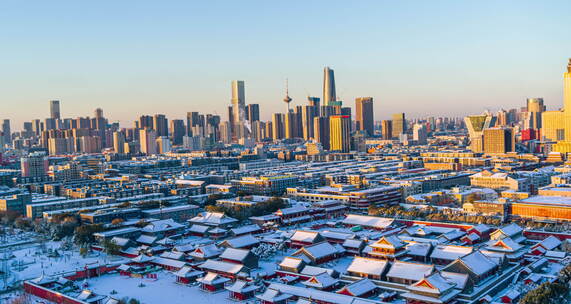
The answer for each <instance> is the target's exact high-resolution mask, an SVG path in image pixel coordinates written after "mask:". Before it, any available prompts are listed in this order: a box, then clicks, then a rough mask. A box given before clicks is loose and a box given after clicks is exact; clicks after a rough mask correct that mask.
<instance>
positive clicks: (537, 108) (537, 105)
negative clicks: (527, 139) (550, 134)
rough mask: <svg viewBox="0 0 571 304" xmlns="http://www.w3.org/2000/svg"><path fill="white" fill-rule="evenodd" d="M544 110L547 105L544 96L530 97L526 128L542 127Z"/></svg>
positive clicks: (537, 128)
mask: <svg viewBox="0 0 571 304" xmlns="http://www.w3.org/2000/svg"><path fill="white" fill-rule="evenodd" d="M544 111H545V105H544V104H543V98H528V99H527V112H526V113H527V114H526V116H525V119H524V129H525V130H527V129H533V130H539V129H541V113H543V112H544Z"/></svg>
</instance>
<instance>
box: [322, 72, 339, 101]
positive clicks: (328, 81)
mask: <svg viewBox="0 0 571 304" xmlns="http://www.w3.org/2000/svg"><path fill="white" fill-rule="evenodd" d="M335 101H337V96H336V94H335V75H334V72H333V70H332V69H330V68H329V67H325V68H324V69H323V105H326V106H328V105H333V104H334V103H335Z"/></svg>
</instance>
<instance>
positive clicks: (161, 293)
mask: <svg viewBox="0 0 571 304" xmlns="http://www.w3.org/2000/svg"><path fill="white" fill-rule="evenodd" d="M141 283H143V285H145V286H144V287H139V284H141ZM88 284H89V287H88V289H90V290H92V291H93V292H95V293H96V294H100V295H109V296H111V297H113V298H116V299H121V298H123V297H129V298H136V299H138V300H140V301H141V303H142V304H155V303H156V304H162V303H167V302H168V303H169V304H188V303H201V304H210V303H211V304H217V303H235V302H234V301H232V300H230V299H229V298H228V291H226V290H224V291H221V292H217V293H208V292H204V291H202V290H200V288H199V287H198V286H185V285H181V284H177V283H176V278H175V276H174V275H173V274H171V273H170V272H167V271H161V272H159V273H158V279H157V280H156V281H155V280H149V279H138V278H130V277H125V276H120V275H118V274H111V275H105V276H102V277H98V278H92V279H89V280H88ZM113 290H115V291H116V292H117V293H116V294H114V295H113V294H111V292H112V291H113Z"/></svg>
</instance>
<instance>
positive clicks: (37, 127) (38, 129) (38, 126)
mask: <svg viewBox="0 0 571 304" xmlns="http://www.w3.org/2000/svg"><path fill="white" fill-rule="evenodd" d="M32 130H33V131H34V134H36V135H40V134H41V133H42V131H43V130H44V126H43V125H42V122H41V121H40V120H39V119H34V120H32Z"/></svg>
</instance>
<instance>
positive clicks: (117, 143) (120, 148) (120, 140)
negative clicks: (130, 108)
mask: <svg viewBox="0 0 571 304" xmlns="http://www.w3.org/2000/svg"><path fill="white" fill-rule="evenodd" d="M113 150H114V151H115V153H118V154H123V153H125V134H124V133H123V132H113Z"/></svg>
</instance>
